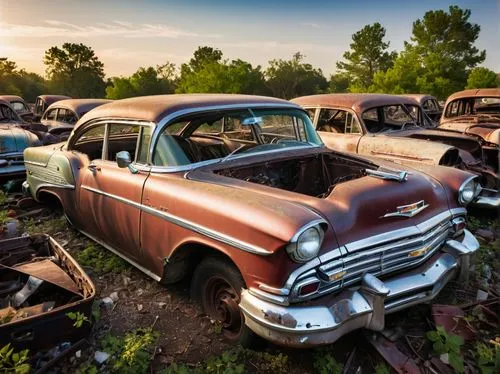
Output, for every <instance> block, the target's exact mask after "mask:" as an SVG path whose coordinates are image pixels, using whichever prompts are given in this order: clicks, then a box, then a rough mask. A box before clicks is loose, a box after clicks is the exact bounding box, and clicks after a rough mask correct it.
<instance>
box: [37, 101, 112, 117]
mask: <svg viewBox="0 0 500 374" xmlns="http://www.w3.org/2000/svg"><path fill="white" fill-rule="evenodd" d="M112 101H113V100H107V99H67V100H59V101H56V102H55V103H53V104H50V106H49V107H48V108H47V109H46V111H47V110H50V109H54V108H66V109H70V110H72V111H73V112H75V113H76V114H77V115H78V117H80V116H82V115H83V114H84V113H87V112H88V111H90V110H92V109H94V108H96V107H98V106H100V105H103V104H107V103H110V102H112Z"/></svg>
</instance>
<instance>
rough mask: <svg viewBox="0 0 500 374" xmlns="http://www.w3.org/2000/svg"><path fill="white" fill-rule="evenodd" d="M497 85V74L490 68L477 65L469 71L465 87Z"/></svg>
mask: <svg viewBox="0 0 500 374" xmlns="http://www.w3.org/2000/svg"><path fill="white" fill-rule="evenodd" d="M496 86H497V75H496V74H495V72H494V71H491V70H490V69H487V68H483V67H479V68H474V69H472V70H471V71H470V73H469V77H468V78H467V86H466V87H465V88H491V87H496Z"/></svg>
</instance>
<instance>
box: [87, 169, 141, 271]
mask: <svg viewBox="0 0 500 374" xmlns="http://www.w3.org/2000/svg"><path fill="white" fill-rule="evenodd" d="M148 175H149V173H147V172H139V173H137V174H132V173H131V172H130V171H129V170H128V169H127V168H123V169H121V168H119V167H118V165H116V163H114V162H110V161H102V160H94V161H92V163H91V164H89V165H88V166H87V167H85V168H83V169H82V170H81V171H80V182H79V183H80V186H81V188H80V196H79V202H78V204H79V208H80V209H81V210H82V212H83V213H84V215H85V217H87V222H85V223H84V224H85V228H86V230H87V233H88V234H91V235H95V236H97V237H99V238H101V239H103V240H104V241H105V242H106V243H107V244H109V245H110V246H112V247H113V248H115V249H117V250H119V251H120V252H123V254H124V255H125V256H126V257H129V258H131V259H133V260H135V261H139V260H140V258H141V253H140V248H141V243H140V235H139V230H140V218H141V209H140V205H141V202H142V191H143V187H144V183H145V181H146V179H147V177H148ZM117 186H119V187H118V188H117ZM139 262H141V261H139Z"/></svg>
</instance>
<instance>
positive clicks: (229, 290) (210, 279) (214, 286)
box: [191, 257, 262, 348]
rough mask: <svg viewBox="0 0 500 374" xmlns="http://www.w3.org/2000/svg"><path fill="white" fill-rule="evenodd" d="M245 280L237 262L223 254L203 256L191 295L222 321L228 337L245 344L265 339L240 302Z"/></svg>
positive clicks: (195, 274) (196, 270)
mask: <svg viewBox="0 0 500 374" xmlns="http://www.w3.org/2000/svg"><path fill="white" fill-rule="evenodd" d="M244 287H245V282H244V281H243V278H242V276H241V274H240V272H239V271H238V269H236V268H235V266H234V265H232V264H231V263H229V262H228V261H225V260H224V259H222V258H216V257H210V258H206V259H204V260H203V261H202V262H201V263H200V264H199V265H198V266H197V268H196V269H195V272H194V275H193V279H192V281H191V298H192V299H194V300H196V301H198V302H200V303H201V306H202V307H203V311H204V312H205V314H206V315H207V316H209V317H210V318H211V319H213V320H216V321H218V322H219V323H220V324H221V325H222V333H223V335H224V337H225V338H226V339H228V340H229V341H231V343H234V344H240V345H242V346H243V347H246V348H249V347H256V346H257V345H260V344H259V343H262V340H261V339H260V338H259V337H258V336H257V335H255V333H253V332H252V330H250V329H249V328H248V327H247V326H246V325H245V318H244V316H243V313H242V312H241V311H240V308H239V306H238V304H239V302H240V293H241V289H242V288H244Z"/></svg>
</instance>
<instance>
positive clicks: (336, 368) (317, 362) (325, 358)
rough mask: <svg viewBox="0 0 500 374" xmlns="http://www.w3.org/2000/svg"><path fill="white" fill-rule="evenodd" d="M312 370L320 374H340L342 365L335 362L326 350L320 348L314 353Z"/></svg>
mask: <svg viewBox="0 0 500 374" xmlns="http://www.w3.org/2000/svg"><path fill="white" fill-rule="evenodd" d="M313 366H314V369H315V370H316V372H318V373H320V374H340V373H342V370H343V368H344V367H343V365H342V364H340V363H339V362H337V360H335V358H334V357H333V356H332V355H331V354H330V352H329V350H328V349H327V348H320V349H317V350H316V351H315V352H314V363H313Z"/></svg>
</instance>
